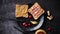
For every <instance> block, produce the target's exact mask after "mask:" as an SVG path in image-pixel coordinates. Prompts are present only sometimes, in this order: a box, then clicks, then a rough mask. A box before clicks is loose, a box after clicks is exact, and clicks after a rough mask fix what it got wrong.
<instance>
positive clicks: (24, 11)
mask: <svg viewBox="0 0 60 34" xmlns="http://www.w3.org/2000/svg"><path fill="white" fill-rule="evenodd" d="M15 16H16V17H25V18H27V17H28V5H18V4H17V5H16V12H15Z"/></svg>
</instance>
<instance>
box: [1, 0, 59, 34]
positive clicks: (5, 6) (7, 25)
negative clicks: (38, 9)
mask: <svg viewBox="0 0 60 34" xmlns="http://www.w3.org/2000/svg"><path fill="white" fill-rule="evenodd" d="M34 2H38V3H39V4H40V5H41V6H42V7H43V8H44V9H45V11H47V10H50V11H51V13H52V15H53V16H54V20H52V21H51V22H46V24H45V25H44V24H43V26H42V27H41V28H43V29H44V30H45V31H46V32H47V34H60V3H59V2H60V1H59V0H0V34H23V33H22V32H20V31H18V30H16V29H15V28H14V26H17V24H16V21H14V19H15V5H16V4H24V3H27V4H28V3H34ZM48 27H51V28H53V29H52V31H48V30H47V28H48ZM27 34H34V32H31V33H27Z"/></svg>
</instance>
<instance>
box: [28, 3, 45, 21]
mask: <svg viewBox="0 0 60 34" xmlns="http://www.w3.org/2000/svg"><path fill="white" fill-rule="evenodd" d="M28 12H29V13H31V14H32V16H33V18H34V19H35V20H36V19H38V18H39V17H40V16H41V15H42V14H43V13H44V12H45V11H44V9H42V8H41V6H40V5H39V4H38V3H37V2H36V3H35V4H34V5H33V6H32V7H31V8H29V10H28Z"/></svg>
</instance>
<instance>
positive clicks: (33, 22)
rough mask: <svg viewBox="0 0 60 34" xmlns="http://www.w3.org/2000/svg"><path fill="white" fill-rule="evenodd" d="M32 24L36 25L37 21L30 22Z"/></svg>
mask: <svg viewBox="0 0 60 34" xmlns="http://www.w3.org/2000/svg"><path fill="white" fill-rule="evenodd" d="M30 22H31V23H32V24H37V23H38V22H37V21H30Z"/></svg>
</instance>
